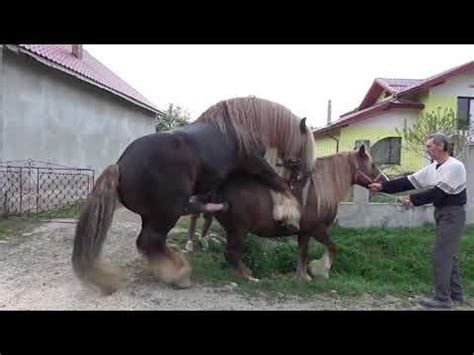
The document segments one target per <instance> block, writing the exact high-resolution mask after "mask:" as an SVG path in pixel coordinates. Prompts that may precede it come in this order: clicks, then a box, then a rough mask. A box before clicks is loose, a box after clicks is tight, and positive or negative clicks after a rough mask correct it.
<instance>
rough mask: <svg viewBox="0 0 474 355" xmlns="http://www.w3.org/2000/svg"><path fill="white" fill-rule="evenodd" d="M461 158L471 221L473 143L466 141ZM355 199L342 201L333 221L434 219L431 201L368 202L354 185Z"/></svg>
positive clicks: (411, 223) (396, 223)
mask: <svg viewBox="0 0 474 355" xmlns="http://www.w3.org/2000/svg"><path fill="white" fill-rule="evenodd" d="M460 159H461V160H462V161H463V162H464V164H465V166H466V173H467V198H468V203H467V205H466V212H467V221H466V223H467V224H474V145H467V146H466V149H465V150H464V152H463V155H462V156H461V157H460ZM353 201H354V202H342V203H340V204H339V210H338V214H337V218H336V221H337V223H339V225H341V226H343V227H349V228H370V227H409V228H410V227H419V226H423V225H424V224H426V223H431V224H432V223H434V217H433V212H434V208H433V206H432V205H425V206H419V207H414V208H411V209H408V210H407V209H405V208H404V207H403V206H401V205H400V204H395V203H369V192H368V190H367V189H364V188H361V187H359V186H355V187H354V197H353Z"/></svg>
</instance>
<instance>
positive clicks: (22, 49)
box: [8, 45, 165, 115]
mask: <svg viewBox="0 0 474 355" xmlns="http://www.w3.org/2000/svg"><path fill="white" fill-rule="evenodd" d="M11 47H12V46H11V45H9V46H8V48H9V49H12V48H11ZM14 47H15V49H16V51H19V52H21V53H24V54H26V55H28V56H30V57H32V58H34V59H36V60H37V61H39V62H40V63H42V64H45V65H47V66H49V67H51V68H54V69H57V70H60V71H62V72H64V73H66V74H69V75H72V76H74V77H76V78H78V79H80V80H82V81H85V82H87V83H89V84H91V85H94V86H96V87H99V88H101V89H103V90H106V91H108V92H110V93H112V94H114V95H117V96H120V97H121V98H123V99H125V100H127V101H129V102H130V103H132V104H134V105H136V106H140V107H141V108H143V109H145V110H147V111H151V112H153V113H155V114H157V115H165V113H164V112H163V111H161V110H159V109H157V108H154V107H151V106H148V105H146V104H144V103H142V102H139V101H137V100H135V99H134V98H132V97H130V96H127V95H124V94H122V93H120V92H118V91H116V90H114V89H111V88H109V87H108V86H106V85H103V84H101V83H99V82H97V81H95V80H92V79H89V78H88V77H86V76H84V75H82V74H79V73H76V72H75V71H73V70H70V69H67V68H65V67H63V66H62V65H59V64H57V63H54V62H53V61H51V60H48V59H46V58H43V57H42V56H40V55H38V54H36V53H33V52H31V51H29V50H28V49H25V48H22V47H20V46H17V45H15V46H14Z"/></svg>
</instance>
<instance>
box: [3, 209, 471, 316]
mask: <svg viewBox="0 0 474 355" xmlns="http://www.w3.org/2000/svg"><path fill="white" fill-rule="evenodd" d="M74 228H75V224H74V223H59V222H50V223H45V224H42V225H40V226H38V227H35V228H34V229H33V230H30V231H26V232H21V233H19V234H17V235H8V236H7V237H6V238H4V239H0V270H1V271H0V310H380V309H384V310H419V309H422V308H421V307H420V306H418V305H417V304H416V303H415V302H414V301H413V300H409V299H406V298H400V297H393V296H386V297H383V298H374V297H372V296H370V295H364V296H360V297H341V296H338V295H337V294H334V295H330V296H329V295H326V296H322V295H314V296H313V297H312V298H310V299H299V298H296V297H290V298H287V297H285V298H284V299H281V298H275V297H269V296H247V295H244V294H242V293H241V292H239V291H238V290H237V289H236V288H237V287H238V286H237V285H236V284H232V283H230V282H229V284H228V285H226V286H223V287H210V286H204V285H200V284H197V283H194V284H193V287H192V288H190V289H186V290H176V289H173V288H171V287H168V286H166V285H164V284H162V283H160V282H157V281H156V280H154V279H153V277H152V276H150V275H149V274H148V273H147V272H146V271H145V263H144V261H143V259H142V258H141V257H140V255H139V254H138V252H137V250H136V248H135V238H136V236H137V235H138V232H139V229H140V222H139V218H138V216H136V215H135V214H133V213H131V212H129V211H127V210H126V209H124V208H122V209H120V210H118V211H117V212H116V213H115V217H114V222H113V225H112V227H111V230H110V231H109V235H108V238H107V240H106V243H105V248H104V257H105V258H106V259H109V260H110V261H111V262H113V263H114V264H116V265H119V266H121V267H122V269H123V271H124V272H125V274H126V275H127V280H128V282H127V284H126V285H124V286H123V287H122V288H121V289H120V290H119V291H117V292H116V293H114V294H112V295H110V296H101V295H99V294H98V293H97V292H96V291H94V290H91V289H88V288H85V287H83V286H82V285H81V284H80V283H79V281H78V280H77V279H76V277H75V276H74V274H73V272H72V269H71V264H70V255H71V251H72V243H73V234H74ZM466 307H467V306H466ZM457 309H473V308H472V307H471V308H465V307H458V308H457Z"/></svg>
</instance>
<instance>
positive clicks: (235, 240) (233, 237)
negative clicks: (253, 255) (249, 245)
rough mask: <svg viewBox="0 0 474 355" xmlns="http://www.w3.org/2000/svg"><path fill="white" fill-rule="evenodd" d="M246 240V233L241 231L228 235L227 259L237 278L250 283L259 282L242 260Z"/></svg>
mask: <svg viewBox="0 0 474 355" xmlns="http://www.w3.org/2000/svg"><path fill="white" fill-rule="evenodd" d="M244 238H245V233H244V232H241V231H231V232H228V233H227V250H226V259H227V261H228V262H229V264H230V266H231V268H232V269H233V270H234V272H235V274H236V275H237V276H239V277H242V278H244V279H246V280H249V281H258V279H256V278H254V277H252V272H251V271H250V270H249V268H247V266H246V265H245V264H244V262H243V260H242V258H243V253H244Z"/></svg>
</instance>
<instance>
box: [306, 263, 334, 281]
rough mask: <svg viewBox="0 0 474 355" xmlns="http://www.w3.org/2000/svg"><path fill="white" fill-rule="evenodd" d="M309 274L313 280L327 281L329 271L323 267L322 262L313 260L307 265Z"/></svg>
mask: <svg viewBox="0 0 474 355" xmlns="http://www.w3.org/2000/svg"><path fill="white" fill-rule="evenodd" d="M309 272H310V274H311V275H312V276H313V277H314V278H318V279H323V280H328V279H329V270H327V268H326V267H325V266H324V264H323V261H322V260H313V261H311V262H310V263H309Z"/></svg>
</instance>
